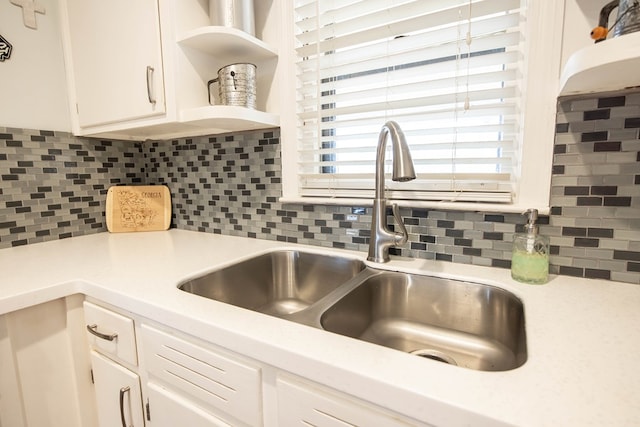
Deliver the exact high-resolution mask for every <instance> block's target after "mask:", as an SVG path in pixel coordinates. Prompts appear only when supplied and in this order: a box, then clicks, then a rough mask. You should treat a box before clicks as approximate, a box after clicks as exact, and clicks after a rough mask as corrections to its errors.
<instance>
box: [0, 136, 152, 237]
mask: <svg viewBox="0 0 640 427" xmlns="http://www.w3.org/2000/svg"><path fill="white" fill-rule="evenodd" d="M141 153H142V152H141V145H140V144H133V143H123V142H119V141H101V140H97V139H88V138H76V137H74V136H72V135H71V134H69V133H64V132H51V131H44V130H28V129H13V128H5V127H0V200H1V202H0V248H6V247H12V246H19V245H26V244H29V243H37V242H42V241H46V240H52V239H63V238H66V237H72V236H80V235H83V234H89V233H95V232H99V231H106V230H107V229H106V224H105V220H104V207H105V199H106V193H107V189H108V188H109V187H110V186H111V185H116V184H125V183H141V182H142V178H143V171H142V170H141V169H140V164H141V163H140V158H141V156H142V154H141Z"/></svg>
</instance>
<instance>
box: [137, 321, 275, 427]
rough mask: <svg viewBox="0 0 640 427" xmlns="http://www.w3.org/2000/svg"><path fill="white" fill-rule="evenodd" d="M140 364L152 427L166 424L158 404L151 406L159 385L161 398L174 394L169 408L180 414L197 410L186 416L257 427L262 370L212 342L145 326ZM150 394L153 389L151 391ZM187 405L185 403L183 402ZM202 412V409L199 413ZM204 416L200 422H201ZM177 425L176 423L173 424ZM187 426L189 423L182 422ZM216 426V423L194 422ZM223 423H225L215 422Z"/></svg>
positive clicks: (142, 327) (167, 397) (141, 329)
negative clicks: (146, 391)
mask: <svg viewBox="0 0 640 427" xmlns="http://www.w3.org/2000/svg"><path fill="white" fill-rule="evenodd" d="M140 343H141V354H142V360H141V366H143V367H144V370H145V371H146V375H147V376H148V382H147V385H148V387H149V390H150V391H149V410H150V414H151V416H150V418H151V423H152V425H153V426H154V427H155V426H156V425H157V424H156V422H158V425H161V426H165V425H171V424H165V421H164V420H160V421H157V420H158V419H159V418H162V415H157V414H158V411H159V412H160V413H161V414H166V412H167V409H166V408H161V409H156V408H158V407H159V406H162V403H158V402H155V401H154V399H153V396H152V395H155V396H156V398H157V397H158V395H159V394H160V390H162V389H161V388H159V387H158V386H159V385H161V386H162V388H163V389H165V390H167V391H166V392H164V393H162V396H161V397H160V400H161V401H162V402H165V403H166V402H167V400H171V396H176V399H174V400H173V403H172V406H173V408H174V409H177V408H180V409H181V412H182V413H186V412H187V410H188V409H195V411H194V412H193V413H192V414H189V416H190V417H193V418H195V419H197V420H201V421H202V422H203V423H204V421H203V420H205V419H206V417H204V415H205V414H211V418H212V419H216V422H217V418H221V419H223V420H225V421H226V422H228V423H229V424H231V425H234V426H238V425H246V426H261V425H263V421H262V378H261V368H260V367H259V366H255V365H253V364H252V363H251V362H250V361H245V360H242V359H243V358H242V357H240V356H237V355H231V354H229V353H227V352H226V351H224V350H222V349H218V348H214V346H212V345H211V344H208V343H205V342H200V341H197V340H196V339H195V338H188V339H187V338H186V337H184V336H182V335H180V336H178V335H176V334H174V333H169V332H166V331H164V330H160V329H157V328H155V327H152V326H149V325H147V324H142V326H141V327H140ZM152 390H154V391H152ZM187 403H188V404H187ZM199 408H202V410H199ZM203 417H204V418H203ZM173 425H175V424H173ZM182 425H191V424H188V423H186V424H182ZM194 425H218V424H206V423H205V424H194ZM219 425H225V424H219Z"/></svg>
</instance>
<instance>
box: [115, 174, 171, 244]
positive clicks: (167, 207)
mask: <svg viewBox="0 0 640 427" xmlns="http://www.w3.org/2000/svg"><path fill="white" fill-rule="evenodd" d="M106 217H107V230H109V231H110V232H112V233H122V232H129V231H158V230H167V229H168V228H169V225H171V193H169V188H167V187H166V186H164V185H135V186H130V185H118V186H113V187H110V188H109V190H108V191H107V208H106Z"/></svg>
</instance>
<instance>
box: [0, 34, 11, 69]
mask: <svg viewBox="0 0 640 427" xmlns="http://www.w3.org/2000/svg"><path fill="white" fill-rule="evenodd" d="M11 49H13V48H12V46H11V43H9V41H8V40H7V39H5V38H4V37H2V35H1V34H0V62H3V61H4V60H5V59H9V58H10V57H11Z"/></svg>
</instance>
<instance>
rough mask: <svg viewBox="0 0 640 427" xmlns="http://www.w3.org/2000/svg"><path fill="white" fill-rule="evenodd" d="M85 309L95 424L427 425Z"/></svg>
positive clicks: (132, 319) (146, 325)
mask: <svg viewBox="0 0 640 427" xmlns="http://www.w3.org/2000/svg"><path fill="white" fill-rule="evenodd" d="M84 308H85V317H86V321H87V327H88V329H87V334H88V335H87V336H89V337H90V338H91V340H93V341H92V342H91V347H92V348H91V363H92V365H93V376H94V382H95V394H96V400H97V411H98V417H99V419H100V423H99V426H100V427H112V426H113V427H121V426H126V427H182V426H185V427H220V426H234V427H288V426H297V425H299V426H316V427H345V426H384V427H387V426H389V427H399V426H422V427H423V426H426V424H422V423H419V422H417V421H415V420H412V419H409V418H406V417H403V416H402V415H400V414H397V413H394V412H391V411H388V410H386V409H384V408H381V407H379V406H376V405H373V404H371V403H368V402H366V401H363V400H361V399H358V398H356V397H354V396H350V395H348V394H345V393H341V392H339V391H337V390H334V389H331V388H330V387H327V386H325V385H320V384H317V383H314V382H311V381H309V380H307V379H305V378H302V377H299V376H294V375H293V374H291V373H289V372H285V371H282V370H279V369H277V368H275V367H272V366H269V365H266V364H263V363H261V362H260V361H259V360H253V359H249V358H248V357H245V356H243V355H240V354H236V353H233V352H231V351H229V350H227V349H225V348H222V347H219V346H217V345H215V344H214V343H210V342H208V341H204V340H201V339H198V338H196V337H194V336H191V335H188V334H185V333H183V332H180V331H177V330H174V329H171V328H169V327H167V326H164V325H159V324H156V323H155V322H153V321H150V320H148V319H142V318H139V317H138V316H136V315H134V314H132V313H127V314H119V313H115V312H114V311H113V310H112V309H106V308H103V307H100V306H97V305H95V304H91V303H88V302H85V304H84ZM134 324H135V325H134ZM96 325H97V326H96ZM112 337H113V339H112ZM130 346H133V347H134V348H130Z"/></svg>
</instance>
